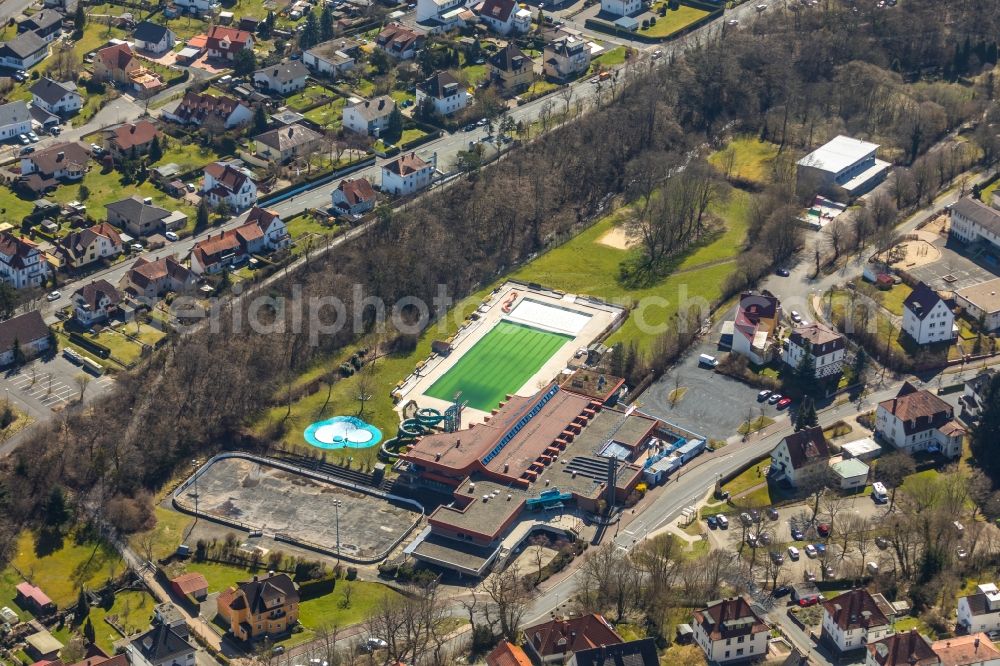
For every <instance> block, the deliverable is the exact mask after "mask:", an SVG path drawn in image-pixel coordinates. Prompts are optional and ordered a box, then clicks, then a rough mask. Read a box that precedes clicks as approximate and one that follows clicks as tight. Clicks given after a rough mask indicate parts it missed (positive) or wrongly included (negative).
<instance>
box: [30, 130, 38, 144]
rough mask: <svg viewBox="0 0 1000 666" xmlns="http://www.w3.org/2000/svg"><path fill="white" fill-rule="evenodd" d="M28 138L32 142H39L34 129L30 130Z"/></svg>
mask: <svg viewBox="0 0 1000 666" xmlns="http://www.w3.org/2000/svg"><path fill="white" fill-rule="evenodd" d="M28 140H29V141H31V143H38V135H37V134H35V133H34V132H33V131H29V132H28Z"/></svg>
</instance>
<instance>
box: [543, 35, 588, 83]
mask: <svg viewBox="0 0 1000 666" xmlns="http://www.w3.org/2000/svg"><path fill="white" fill-rule="evenodd" d="M589 68H590V47H588V46H587V43H586V42H584V41H583V40H582V39H578V38H577V37H573V36H572V35H563V36H562V37H559V38H558V39H555V40H553V41H551V42H549V43H548V44H546V45H545V50H544V51H543V53H542V69H543V70H544V71H545V76H547V77H549V78H550V79H555V80H556V81H569V80H572V79H575V78H577V77H579V76H580V75H582V74H584V73H586V71H587V70H588V69H589Z"/></svg>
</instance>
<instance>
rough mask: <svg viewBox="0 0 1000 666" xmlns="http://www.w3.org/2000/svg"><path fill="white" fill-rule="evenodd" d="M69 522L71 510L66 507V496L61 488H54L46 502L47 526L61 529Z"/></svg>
mask: <svg viewBox="0 0 1000 666" xmlns="http://www.w3.org/2000/svg"><path fill="white" fill-rule="evenodd" d="M67 520H69V509H68V508H67V506H66V495H65V493H63V489H62V487H61V486H52V490H50V491H49V497H48V499H46V500H45V524H46V525H48V526H49V527H59V526H60V525H62V524H63V523H65V522H66V521H67Z"/></svg>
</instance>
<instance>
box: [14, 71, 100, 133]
mask: <svg viewBox="0 0 1000 666" xmlns="http://www.w3.org/2000/svg"><path fill="white" fill-rule="evenodd" d="M30 91H31V105H32V106H37V107H39V108H42V109H44V110H45V111H47V112H48V113H52V114H55V115H58V116H66V115H68V114H70V113H74V112H76V111H79V110H80V109H81V108H82V107H83V96H82V95H81V94H80V92H79V91H78V90H77V88H76V84H75V83H73V82H72V81H63V82H60V81H54V80H53V79H50V78H49V77H47V76H43V77H42V78H40V79H39V80H38V81H36V82H35V83H34V85H32V86H31V89H30ZM0 136H2V133H0Z"/></svg>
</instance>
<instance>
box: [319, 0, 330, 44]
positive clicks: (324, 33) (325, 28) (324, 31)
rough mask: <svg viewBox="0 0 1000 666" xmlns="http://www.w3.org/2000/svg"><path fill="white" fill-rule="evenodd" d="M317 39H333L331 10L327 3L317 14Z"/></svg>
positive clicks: (323, 40)
mask: <svg viewBox="0 0 1000 666" xmlns="http://www.w3.org/2000/svg"><path fill="white" fill-rule="evenodd" d="M319 39H320V41H321V42H325V41H329V40H331V39H333V10H332V9H331V8H330V5H329V4H326V5H323V12H322V13H321V14H320V15H319Z"/></svg>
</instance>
